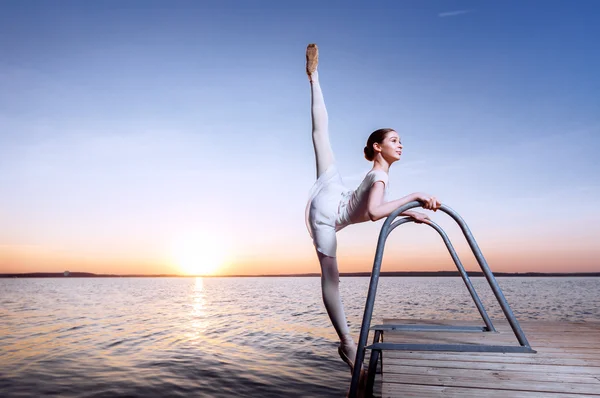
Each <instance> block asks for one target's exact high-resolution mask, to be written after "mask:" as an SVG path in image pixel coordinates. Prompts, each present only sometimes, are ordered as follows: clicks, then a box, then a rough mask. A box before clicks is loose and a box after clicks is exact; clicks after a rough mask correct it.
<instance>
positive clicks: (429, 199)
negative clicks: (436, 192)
mask: <svg viewBox="0 0 600 398" xmlns="http://www.w3.org/2000/svg"><path fill="white" fill-rule="evenodd" d="M416 199H417V200H418V201H419V202H421V206H422V207H423V208H424V209H427V210H433V211H437V209H439V208H440V206H442V202H440V201H439V200H438V199H437V198H436V197H435V196H432V195H429V194H426V193H423V192H419V193H417V194H416Z"/></svg>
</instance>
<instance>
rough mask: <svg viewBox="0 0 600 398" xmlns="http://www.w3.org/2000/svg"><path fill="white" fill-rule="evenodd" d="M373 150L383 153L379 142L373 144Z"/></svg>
mask: <svg viewBox="0 0 600 398" xmlns="http://www.w3.org/2000/svg"><path fill="white" fill-rule="evenodd" d="M373 149H374V150H375V152H381V144H380V143H379V142H375V143H373Z"/></svg>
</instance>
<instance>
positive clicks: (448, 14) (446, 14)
mask: <svg viewBox="0 0 600 398" xmlns="http://www.w3.org/2000/svg"><path fill="white" fill-rule="evenodd" d="M472 11H473V10H455V11H446V12H440V13H439V14H438V17H440V18H446V17H456V16H457V15H464V14H468V13H470V12H472Z"/></svg>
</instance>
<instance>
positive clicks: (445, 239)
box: [386, 217, 496, 332]
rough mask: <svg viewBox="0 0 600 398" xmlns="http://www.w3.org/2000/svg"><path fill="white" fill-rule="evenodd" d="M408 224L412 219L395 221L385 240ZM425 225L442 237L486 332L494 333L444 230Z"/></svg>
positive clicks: (431, 223) (432, 224)
mask: <svg viewBox="0 0 600 398" xmlns="http://www.w3.org/2000/svg"><path fill="white" fill-rule="evenodd" d="M408 222H414V219H412V218H410V217H406V218H402V219H400V220H397V221H395V222H394V223H393V224H392V225H390V228H389V230H388V232H387V234H386V239H387V237H388V236H389V234H390V233H391V232H392V231H393V230H394V229H395V228H396V227H399V226H400V225H402V224H405V223H408ZM427 224H428V225H429V226H430V227H431V228H433V229H435V230H436V231H437V232H438V234H440V236H441V237H442V240H443V241H444V244H445V245H446V248H447V249H448V251H449V252H450V256H451V257H452V260H453V261H454V264H455V265H456V268H458V272H459V273H460V277H461V278H462V280H463V282H464V283H465V285H466V286H467V290H468V291H469V294H470V295H471V298H472V299H473V301H474V302H475V306H476V307H477V310H478V311H479V314H480V315H481V318H482V319H483V322H484V323H485V326H486V328H487V330H488V331H490V332H495V331H496V329H495V328H494V325H493V324H492V320H491V319H490V317H489V316H488V314H487V312H486V310H485V308H484V307H483V303H482V302H481V299H480V298H479V295H478V294H477V292H476V291H475V288H474V287H473V284H472V283H471V279H470V278H469V275H468V274H467V272H466V271H465V268H464V267H463V265H462V263H461V261H460V259H459V258H458V254H456V250H455V249H454V246H452V243H451V242H450V238H448V235H447V234H446V232H444V230H443V229H442V228H441V227H440V226H439V225H437V224H436V223H434V222H433V221H429V223H427Z"/></svg>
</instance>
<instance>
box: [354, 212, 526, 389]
mask: <svg viewBox="0 0 600 398" xmlns="http://www.w3.org/2000/svg"><path fill="white" fill-rule="evenodd" d="M421 206H422V205H421V203H420V202H419V201H412V202H409V203H407V204H405V205H404V206H400V207H399V208H397V209H396V210H394V211H393V212H392V213H391V214H390V215H389V216H388V217H387V219H386V220H385V222H384V223H383V226H382V227H381V232H380V233H379V238H378V240H377V251H376V253H375V259H374V261H373V271H372V273H371V281H370V283H369V291H368V293H367V302H366V305H365V311H364V315H363V322H362V325H361V329H360V336H359V340H358V347H357V351H356V358H355V361H354V371H353V372H352V383H351V384H350V394H349V395H350V397H354V396H356V393H357V391H358V382H359V378H360V372H361V370H362V364H363V362H364V357H365V346H366V343H367V338H368V335H369V329H370V327H371V317H372V315H373V307H374V305H375V294H376V292H377V284H378V281H379V274H380V271H381V262H382V260H383V249H384V247H385V241H386V239H387V237H388V235H389V233H390V232H391V230H392V229H393V228H392V223H393V221H394V219H395V218H396V217H398V216H399V215H400V214H402V213H404V212H405V211H407V210H410V209H412V208H415V207H421ZM439 210H441V211H443V212H444V213H446V214H448V215H449V216H450V217H452V218H453V219H454V221H456V222H457V223H458V225H459V226H460V228H461V230H462V231H463V234H464V235H465V238H466V239H467V242H468V243H469V246H470V247H471V250H472V251H473V254H474V255H475V258H476V259H477V262H478V263H479V266H480V268H481V270H482V271H483V274H484V276H485V277H486V279H487V281H488V283H489V284H490V287H491V288H492V291H493V293H494V295H495V296H496V299H497V300H498V303H499V304H500V307H501V308H502V311H503V313H504V315H505V316H506V319H507V320H508V322H509V324H510V326H511V328H512V330H513V332H514V334H515V336H516V337H517V340H518V341H519V344H520V345H521V346H526V347H530V345H529V342H528V341H527V338H526V337H525V334H524V333H523V330H522V329H521V327H520V325H519V323H518V321H517V320H516V318H515V316H514V314H513V312H512V310H511V309H510V306H509V305H508V302H507V301H506V298H505V297H504V294H503V293H502V291H501V290H500V287H499V286H498V283H497V281H496V279H495V278H494V275H493V274H492V272H491V271H490V269H489V266H488V264H487V262H486V261H485V258H484V257H483V254H482V253H481V250H480V249H479V246H478V245H477V242H476V241H475V238H474V237H473V234H472V233H471V231H470V230H469V227H468V226H467V224H466V223H465V222H464V220H463V219H462V218H461V217H460V216H459V215H458V213H456V212H455V211H454V210H452V209H451V208H450V207H448V206H446V205H442V206H441V207H440V208H439ZM394 228H395V227H394Z"/></svg>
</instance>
